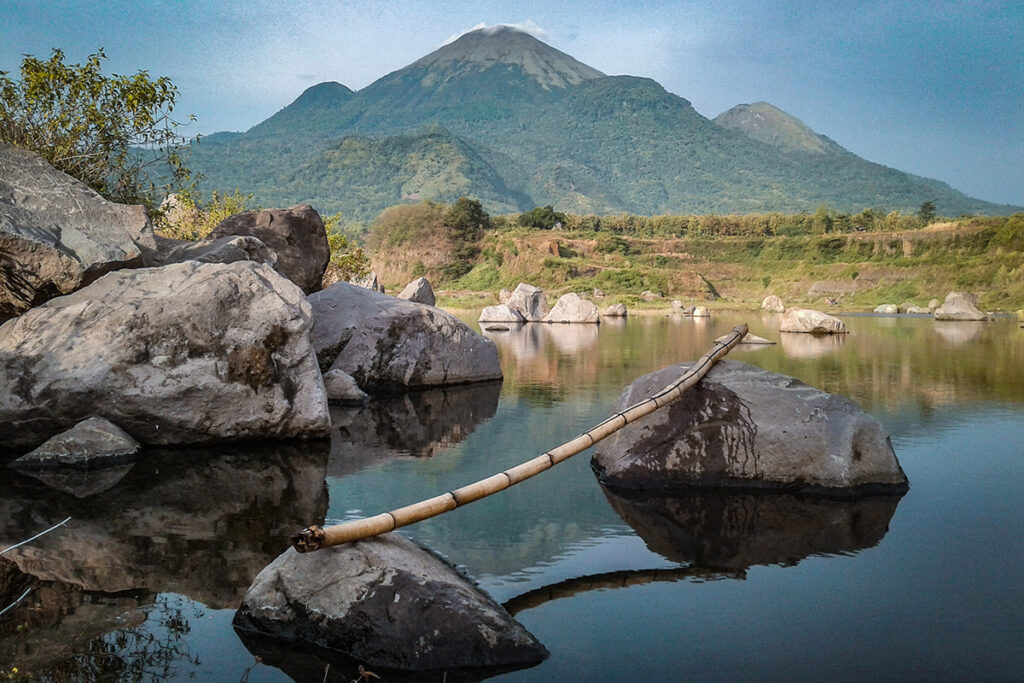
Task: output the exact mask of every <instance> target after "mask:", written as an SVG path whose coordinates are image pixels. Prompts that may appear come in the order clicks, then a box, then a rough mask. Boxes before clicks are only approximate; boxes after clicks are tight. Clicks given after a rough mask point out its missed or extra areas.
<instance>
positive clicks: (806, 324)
mask: <svg viewBox="0 0 1024 683" xmlns="http://www.w3.org/2000/svg"><path fill="white" fill-rule="evenodd" d="M779 332H805V333H808V334H846V333H847V332H848V330H847V329H846V323H844V322H843V321H842V320H840V319H839V318H836V317H835V316H831V315H829V314H828V313H822V312H821V311H815V310H811V309H809V308H790V309H788V310H787V311H786V312H785V313H783V314H782V322H781V323H780V324H779Z"/></svg>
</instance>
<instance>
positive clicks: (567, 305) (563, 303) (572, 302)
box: [544, 292, 601, 323]
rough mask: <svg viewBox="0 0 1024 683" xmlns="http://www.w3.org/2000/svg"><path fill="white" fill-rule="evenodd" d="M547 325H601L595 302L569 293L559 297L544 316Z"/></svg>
mask: <svg viewBox="0 0 1024 683" xmlns="http://www.w3.org/2000/svg"><path fill="white" fill-rule="evenodd" d="M544 322H546V323H600V322H601V317H600V316H599V315H598V314H597V306H595V305H594V302H592V301H587V300H586V299H584V298H583V297H581V296H580V295H579V294H575V293H572V292H570V293H568V294H563V295H562V296H560V297H558V301H557V302H555V305H554V307H553V308H552V309H551V310H550V311H549V312H548V314H547V315H546V316H544Z"/></svg>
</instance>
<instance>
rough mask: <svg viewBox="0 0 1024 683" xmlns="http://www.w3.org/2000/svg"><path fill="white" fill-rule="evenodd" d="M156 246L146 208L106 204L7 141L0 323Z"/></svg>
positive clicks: (0, 183)
mask: <svg viewBox="0 0 1024 683" xmlns="http://www.w3.org/2000/svg"><path fill="white" fill-rule="evenodd" d="M155 250H156V238H155V236H154V234H153V227H152V225H151V224H150V222H149V219H148V218H147V217H146V211H145V209H144V208H143V207H141V206H126V205H123V204H115V203H114V202H110V201H107V200H106V199H104V198H103V197H101V196H99V195H98V194H96V192H94V191H93V190H91V189H90V188H89V187H88V186H86V185H85V184H84V183H82V182H80V181H78V180H75V179H74V178H72V177H71V176H69V175H67V174H65V173H62V172H60V171H58V170H57V169H55V168H54V167H53V166H51V165H50V164H48V163H47V162H46V161H45V160H43V158H42V157H40V156H38V155H36V154H34V153H32V152H29V151H27V150H24V149H20V148H18V147H14V146H13V145H8V144H6V143H0V321H3V320H6V319H7V318H11V317H13V316H16V315H19V314H21V313H23V312H25V311H27V310H28V309H30V308H32V307H33V306H38V305H39V304H42V303H43V302H45V301H47V300H49V299H52V298H53V297H56V296H60V295H62V294H70V293H71V292H73V291H75V290H77V289H79V288H81V287H84V286H86V285H88V284H89V283H91V282H92V281H93V280H95V279H96V278H98V277H100V276H101V275H103V274H104V273H107V272H109V271H112V270H117V269H120V268H130V267H138V266H141V265H143V262H144V258H145V256H146V255H148V254H150V253H152V252H155Z"/></svg>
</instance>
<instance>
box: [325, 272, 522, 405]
mask: <svg viewBox="0 0 1024 683" xmlns="http://www.w3.org/2000/svg"><path fill="white" fill-rule="evenodd" d="M309 301H310V303H311V304H312V307H313V319H314V325H313V332H312V342H313V347H314V348H315V349H316V355H317V358H318V359H319V362H320V367H321V369H322V370H323V371H324V372H326V371H327V370H334V369H338V370H343V371H345V372H347V373H348V374H349V375H351V376H352V377H353V378H355V380H356V383H357V384H359V386H360V387H361V388H362V389H363V391H366V392H369V393H370V394H379V393H394V392H401V391H405V390H408V389H413V388H420V387H431V386H446V385H451V384H465V383H467V382H479V381H484V380H492V379H500V378H501V377H502V374H501V365H500V363H499V362H498V351H497V349H496V348H495V346H494V342H492V341H490V340H489V339H487V338H485V337H483V336H481V335H479V334H477V333H476V332H474V331H473V330H471V329H470V328H469V326H467V325H466V324H465V323H463V322H462V321H460V320H459V319H458V318H456V317H455V316H453V315H451V314H449V313H446V312H444V311H442V310H441V309H439V308H434V307H432V306H421V305H419V304H414V303H412V302H411V301H403V300H401V299H397V298H395V297H393V296H386V295H384V294H380V293H378V292H372V291H370V290H367V289H363V288H361V287H357V286H355V285H350V284H348V283H345V282H339V283H337V284H334V285H331V286H330V287H328V288H327V289H325V290H323V291H320V292H316V293H315V294H312V295H310V297H309Z"/></svg>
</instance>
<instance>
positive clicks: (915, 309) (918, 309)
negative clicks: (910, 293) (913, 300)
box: [903, 306, 931, 315]
mask: <svg viewBox="0 0 1024 683" xmlns="http://www.w3.org/2000/svg"><path fill="white" fill-rule="evenodd" d="M903 312H904V313H908V314H910V315H926V314H930V313H931V311H930V310H929V309H927V308H925V307H923V306H907V308H906V310H904V311H903Z"/></svg>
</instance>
